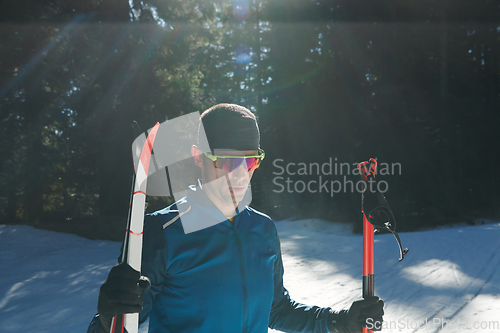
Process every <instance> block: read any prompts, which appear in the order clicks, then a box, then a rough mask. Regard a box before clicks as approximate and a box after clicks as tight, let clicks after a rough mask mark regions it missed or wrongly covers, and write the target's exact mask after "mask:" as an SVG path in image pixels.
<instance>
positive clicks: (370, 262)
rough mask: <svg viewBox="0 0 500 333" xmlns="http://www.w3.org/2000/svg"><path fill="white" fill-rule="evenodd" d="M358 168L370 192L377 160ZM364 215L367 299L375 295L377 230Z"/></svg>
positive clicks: (362, 164)
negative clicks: (371, 179)
mask: <svg viewBox="0 0 500 333" xmlns="http://www.w3.org/2000/svg"><path fill="white" fill-rule="evenodd" d="M357 168H358V169H359V171H360V174H361V179H362V180H363V181H365V184H366V188H365V191H370V190H371V189H370V188H368V186H370V184H369V183H368V177H369V176H371V177H374V176H375V170H376V169H377V160H375V159H373V158H371V159H370V160H369V161H368V162H362V163H360V164H358V166H357ZM361 212H362V214H363V298H367V297H370V296H374V295H375V291H374V287H375V282H374V273H375V267H374V254H373V252H374V249H373V247H374V246H373V245H374V237H373V236H374V234H375V229H374V227H373V225H372V224H371V223H370V222H369V221H368V219H367V218H366V215H365V212H364V211H363V209H362V210H361ZM367 332H372V331H371V330H369V329H367V328H366V327H363V333H367Z"/></svg>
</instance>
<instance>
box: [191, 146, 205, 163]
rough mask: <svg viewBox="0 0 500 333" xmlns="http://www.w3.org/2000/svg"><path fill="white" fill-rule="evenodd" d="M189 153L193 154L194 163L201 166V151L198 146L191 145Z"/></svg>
mask: <svg viewBox="0 0 500 333" xmlns="http://www.w3.org/2000/svg"><path fill="white" fill-rule="evenodd" d="M191 155H193V159H194V163H195V164H196V165H197V166H199V167H200V168H202V167H203V161H202V160H201V158H202V156H203V153H202V152H201V150H200V148H198V147H197V146H196V145H192V146H191Z"/></svg>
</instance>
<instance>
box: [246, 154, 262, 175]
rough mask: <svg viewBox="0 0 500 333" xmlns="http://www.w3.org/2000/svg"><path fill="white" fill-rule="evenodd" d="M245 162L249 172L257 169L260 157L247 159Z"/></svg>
mask: <svg viewBox="0 0 500 333" xmlns="http://www.w3.org/2000/svg"><path fill="white" fill-rule="evenodd" d="M246 161H247V170H248V172H251V171H252V170H255V169H257V168H258V167H259V164H260V157H249V158H247V159H246Z"/></svg>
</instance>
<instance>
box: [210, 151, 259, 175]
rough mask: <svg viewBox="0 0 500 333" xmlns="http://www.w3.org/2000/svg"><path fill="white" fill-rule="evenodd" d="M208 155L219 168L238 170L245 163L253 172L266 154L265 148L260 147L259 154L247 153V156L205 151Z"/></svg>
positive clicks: (249, 170)
mask: <svg viewBox="0 0 500 333" xmlns="http://www.w3.org/2000/svg"><path fill="white" fill-rule="evenodd" d="M204 155H205V156H206V157H208V158H209V159H211V160H212V162H213V163H214V167H216V168H217V169H221V170H225V171H227V172H231V171H234V170H236V169H237V168H238V167H239V166H240V165H242V164H243V163H245V165H246V168H247V171H248V172H251V171H253V170H255V169H257V168H258V167H259V166H260V162H261V161H262V160H263V159H264V157H265V156H266V154H265V152H264V150H262V149H260V148H259V153H258V155H245V156H229V155H212V154H209V153H204Z"/></svg>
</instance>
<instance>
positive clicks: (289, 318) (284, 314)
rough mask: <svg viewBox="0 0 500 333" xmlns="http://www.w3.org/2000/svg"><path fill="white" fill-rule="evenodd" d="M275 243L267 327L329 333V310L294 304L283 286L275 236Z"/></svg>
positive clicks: (289, 330) (311, 332)
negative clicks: (270, 305)
mask: <svg viewBox="0 0 500 333" xmlns="http://www.w3.org/2000/svg"><path fill="white" fill-rule="evenodd" d="M276 242H277V254H278V259H277V260H276V262H275V265H274V297H273V304H272V308H271V314H270V317H269V327H270V328H272V329H276V330H280V331H283V332H290V333H306V332H307V333H313V332H314V333H329V330H328V325H327V324H328V323H327V322H328V320H329V319H328V317H329V314H330V312H331V308H320V307H318V306H308V305H305V304H301V303H298V302H295V301H294V300H293V299H291V298H290V295H289V293H288V290H286V288H285V287H284V286H283V273H284V269H283V260H282V258H281V245H280V241H279V237H278V235H277V234H276Z"/></svg>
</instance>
